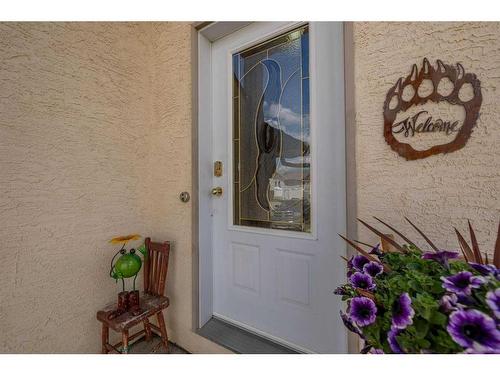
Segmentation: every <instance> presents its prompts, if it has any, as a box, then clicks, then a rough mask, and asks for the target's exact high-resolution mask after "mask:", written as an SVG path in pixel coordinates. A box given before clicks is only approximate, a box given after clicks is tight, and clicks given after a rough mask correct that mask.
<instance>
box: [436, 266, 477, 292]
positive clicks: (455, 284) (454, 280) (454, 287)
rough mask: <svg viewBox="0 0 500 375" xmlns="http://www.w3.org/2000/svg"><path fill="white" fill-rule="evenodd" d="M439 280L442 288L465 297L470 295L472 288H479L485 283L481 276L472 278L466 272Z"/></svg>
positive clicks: (470, 274) (442, 277)
mask: <svg viewBox="0 0 500 375" xmlns="http://www.w3.org/2000/svg"><path fill="white" fill-rule="evenodd" d="M441 280H442V281H443V284H442V285H443V288H444V289H446V290H447V291H449V292H453V293H458V294H465V295H470V294H471V292H472V289H473V288H479V287H480V286H481V285H482V284H484V282H485V280H484V279H483V278H482V277H481V276H473V275H472V273H470V272H468V271H462V272H459V273H457V274H455V275H452V276H448V277H444V276H441Z"/></svg>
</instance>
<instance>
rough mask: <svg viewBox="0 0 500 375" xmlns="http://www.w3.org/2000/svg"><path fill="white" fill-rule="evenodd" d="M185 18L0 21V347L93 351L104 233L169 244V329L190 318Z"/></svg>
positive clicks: (180, 336) (108, 249)
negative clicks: (184, 195) (181, 196)
mask: <svg viewBox="0 0 500 375" xmlns="http://www.w3.org/2000/svg"><path fill="white" fill-rule="evenodd" d="M190 38H191V27H190V25H188V24H149V23H143V24H133V23H130V24H120V23H112V24H111V23H107V24H106V23H104V24H103V23H87V24H81V23H72V24H68V23H66V24H61V23H57V24H47V23H37V24H34V23H32V24H26V23H25V24H22V23H20V24H13V23H3V24H0V191H1V195H0V239H1V240H0V263H1V264H2V272H1V273H0V285H1V287H0V352H10V353H40V352H41V353H47V352H49V353H54V352H56V353H57V352H58V353H61V352H62V353H68V352H79V353H82V352H84V353H95V352H99V351H100V327H99V325H98V323H97V321H96V320H95V312H96V311H97V309H98V308H100V307H102V305H103V304H105V303H107V302H109V301H112V300H113V299H114V298H115V295H116V292H117V291H118V288H117V286H116V285H115V284H114V282H113V281H112V279H110V278H109V277H108V275H107V274H108V270H109V268H108V267H109V261H110V258H111V256H112V254H113V251H114V250H115V249H114V247H113V246H111V245H109V244H108V243H107V240H108V239H109V238H110V237H112V236H115V235H119V234H126V233H131V232H139V233H141V234H143V235H150V236H152V237H153V239H154V240H171V241H173V243H174V246H173V255H172V258H171V264H170V267H171V268H170V270H171V272H170V274H169V277H168V287H167V290H168V294H169V295H170V296H171V297H172V298H171V299H172V305H171V307H170V308H169V309H168V312H167V314H166V316H167V326H168V328H169V330H170V334H171V339H172V340H173V341H175V342H177V343H179V344H180V345H182V346H184V347H185V348H187V349H188V350H191V351H193V352H217V351H219V352H224V351H225V350H223V349H222V348H220V347H218V346H216V345H214V344H212V343H211V342H209V341H207V340H205V339H201V338H199V337H198V336H195V335H194V334H193V333H192V332H191V328H192V282H191V278H192V269H191V267H192V257H191V254H192V249H191V217H190V215H191V209H192V207H191V205H190V204H188V205H183V204H181V203H180V201H179V200H178V198H177V197H178V193H179V192H180V191H182V190H188V191H190V189H191V174H190V173H191V172H190V165H191V164H190V163H191V156H190V155H191V143H190V142H191V138H190V136H191V126H192V123H191V91H190V90H191V57H190V43H191V39H190Z"/></svg>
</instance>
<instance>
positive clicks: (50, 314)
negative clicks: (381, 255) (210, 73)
mask: <svg viewBox="0 0 500 375" xmlns="http://www.w3.org/2000/svg"><path fill="white" fill-rule="evenodd" d="M0 36H1V37H0V62H1V64H0V191H1V195H0V262H1V263H2V267H3V268H2V269H3V271H2V272H1V273H0V285H1V287H0V352H26V353H33V352H86V353H92V352H98V351H99V350H100V346H99V345H100V331H99V325H98V324H97V322H96V321H95V311H96V310H97V309H98V308H99V307H101V306H102V305H103V304H104V303H106V302H108V301H110V300H113V298H114V295H115V293H116V291H117V290H118V288H117V287H116V286H115V285H114V283H113V281H112V280H111V279H110V278H109V277H108V276H107V272H108V262H109V260H110V256H111V255H112V252H113V249H114V248H113V247H112V246H111V245H109V244H107V242H106V241H107V240H108V239H109V238H110V237H111V236H114V235H117V234H124V233H129V232H139V233H141V234H143V235H150V236H152V237H153V239H154V240H166V239H168V240H171V241H173V244H174V246H173V250H172V258H171V267H170V273H169V277H168V286H167V290H168V294H169V295H170V297H171V299H172V305H171V307H170V308H169V309H168V311H167V314H166V320H167V326H168V328H169V330H170V334H171V338H172V340H173V341H176V342H177V343H179V344H180V345H182V346H184V347H185V348H187V349H188V350H191V351H193V352H205V353H207V352H226V350H224V349H222V348H220V347H218V346H217V345H215V344H213V343H211V342H209V341H207V340H205V339H203V338H201V337H199V336H197V335H196V334H194V333H193V332H192V330H191V329H192V322H193V315H192V311H193V295H192V293H193V271H192V269H193V257H192V254H193V244H192V235H193V216H192V215H193V202H190V203H187V204H184V203H181V202H180V201H179V199H178V194H179V193H180V192H181V191H189V192H191V193H192V188H193V186H192V162H193V161H192V156H191V155H192V136H193V134H192V130H191V126H192V105H193V103H192V78H191V74H192V70H191V69H192V52H193V51H192V49H191V37H192V29H191V25H189V24H186V23H154V24H152V23H142V24H118V23H114V24H99V23H92V24H43V23H39V24H11V23H3V24H0ZM353 48H354V56H355V62H354V74H355V94H354V104H355V119H354V126H355V132H354V136H355V147H354V150H351V151H353V152H350V155H352V157H353V158H354V160H355V165H356V175H355V178H356V186H350V187H349V188H348V191H349V193H350V194H354V195H355V200H356V206H357V210H356V212H354V213H351V214H352V216H359V217H362V218H369V217H371V215H376V216H380V217H382V218H385V219H387V220H390V221H391V222H393V223H394V224H395V225H396V226H398V227H400V228H402V229H405V230H406V231H408V232H410V233H412V232H411V229H410V228H409V226H408V225H406V224H405V223H404V222H403V218H402V217H403V215H406V216H408V217H410V218H411V219H413V220H414V222H415V223H416V224H417V225H419V226H421V227H422V229H424V230H425V231H426V232H427V233H428V234H429V236H430V237H431V238H432V239H433V240H435V241H436V243H437V244H439V245H440V246H442V247H446V248H455V247H456V240H455V238H454V236H453V234H452V231H451V229H452V228H451V227H452V225H455V226H457V227H459V228H460V229H465V226H466V218H470V219H471V220H472V221H473V223H474V225H475V227H476V228H477V234H478V237H479V241H480V244H481V245H483V247H484V248H485V249H488V248H491V247H492V244H493V241H494V234H495V232H496V228H497V223H498V219H499V217H500V203H499V199H498V194H497V192H498V190H499V188H500V168H499V166H500V148H499V147H498V146H496V145H498V142H499V141H500V128H499V126H498V123H499V122H500V121H499V120H500V109H499V108H498V105H496V103H498V94H497V92H496V89H497V87H500V26H499V25H498V24H448V23H444V24H443V23H432V24H430V23H429V24H422V23H417V24H414V23H413V24H408V23H404V24H403V23H400V24H387V23H384V24H380V23H378V24H377V23H356V24H355V25H354V47H353ZM424 56H426V57H428V58H429V60H430V61H432V62H434V61H435V59H436V58H440V59H442V60H443V61H445V62H448V63H454V62H461V63H462V64H463V65H464V67H465V69H466V70H467V71H472V72H474V73H476V74H477V75H478V78H479V79H480V80H481V83H482V87H483V105H482V109H481V117H480V120H479V122H478V126H477V128H476V130H475V131H474V133H473V134H472V137H471V138H470V140H469V142H468V144H467V145H466V147H465V148H464V149H462V150H460V151H457V152H455V153H452V154H449V155H439V156H433V157H430V158H428V159H424V160H420V161H411V162H409V161H405V160H404V159H403V158H401V157H400V156H398V155H397V154H396V153H394V152H393V151H391V150H390V149H389V146H388V145H387V144H386V143H385V141H384V138H383V136H382V125H383V118H382V104H383V101H384V99H385V95H386V92H387V90H388V89H389V88H390V87H391V86H392V85H393V84H394V82H395V81H396V80H397V79H398V78H399V77H401V76H403V75H406V74H407V73H408V72H409V68H410V66H411V65H412V64H413V63H418V64H421V60H422V58H423V57H424ZM359 237H360V238H361V239H366V240H374V238H373V237H371V236H370V235H369V233H368V232H367V231H366V230H364V229H359Z"/></svg>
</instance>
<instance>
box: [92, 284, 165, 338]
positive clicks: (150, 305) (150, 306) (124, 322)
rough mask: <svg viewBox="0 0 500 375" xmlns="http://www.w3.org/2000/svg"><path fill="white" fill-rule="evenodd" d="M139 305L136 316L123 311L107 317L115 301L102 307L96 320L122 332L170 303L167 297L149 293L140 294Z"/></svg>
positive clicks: (114, 305)
mask: <svg viewBox="0 0 500 375" xmlns="http://www.w3.org/2000/svg"><path fill="white" fill-rule="evenodd" d="M139 302H140V306H141V309H142V313H140V314H139V315H137V316H134V315H132V314H131V313H130V312H128V311H127V312H125V313H123V314H122V315H119V316H117V317H116V318H114V319H108V318H107V316H108V314H109V313H110V312H111V311H113V310H115V309H116V307H117V305H116V303H112V304H109V305H108V306H106V307H105V308H104V309H102V310H100V311H98V312H97V320H99V321H100V322H102V323H104V324H106V325H107V326H108V327H109V328H111V329H112V330H114V331H116V332H122V331H124V330H128V329H129V328H131V327H133V326H135V325H136V324H138V323H140V322H141V321H142V320H144V319H146V318H149V317H150V316H152V315H155V314H156V313H158V312H160V311H162V310H164V309H166V308H167V307H168V305H169V304H170V301H169V299H168V297H161V296H160V297H158V296H153V295H151V294H146V293H141V294H140V299H139Z"/></svg>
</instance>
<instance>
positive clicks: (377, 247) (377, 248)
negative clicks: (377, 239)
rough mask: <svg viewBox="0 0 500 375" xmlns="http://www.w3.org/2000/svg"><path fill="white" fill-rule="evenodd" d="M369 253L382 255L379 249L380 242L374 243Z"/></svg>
mask: <svg viewBox="0 0 500 375" xmlns="http://www.w3.org/2000/svg"><path fill="white" fill-rule="evenodd" d="M370 254H373V255H376V256H380V255H382V250H380V244H379V243H378V244H376V245H375V246H374V247H373V248H372V249H371V250H370Z"/></svg>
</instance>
